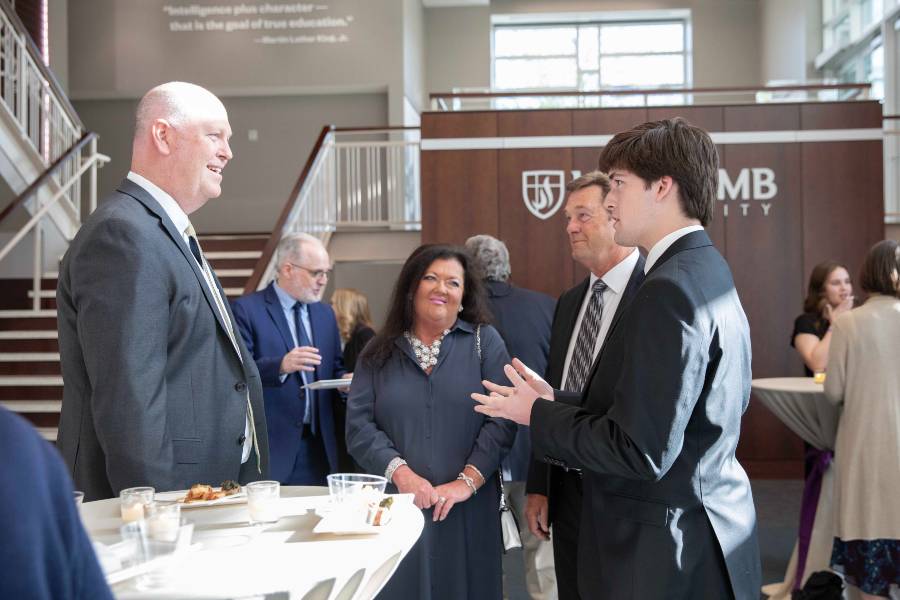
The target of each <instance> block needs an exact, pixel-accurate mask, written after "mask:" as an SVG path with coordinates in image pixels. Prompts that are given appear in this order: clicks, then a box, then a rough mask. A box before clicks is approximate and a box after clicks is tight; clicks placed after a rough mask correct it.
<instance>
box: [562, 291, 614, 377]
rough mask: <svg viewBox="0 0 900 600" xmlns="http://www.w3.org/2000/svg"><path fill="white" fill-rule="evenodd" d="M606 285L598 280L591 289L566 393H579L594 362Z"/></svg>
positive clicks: (573, 355) (576, 342) (576, 343)
mask: <svg viewBox="0 0 900 600" xmlns="http://www.w3.org/2000/svg"><path fill="white" fill-rule="evenodd" d="M604 290H606V284H605V283H603V280H602V279H598V280H597V281H596V282H595V283H594V285H593V287H592V288H591V299H590V300H589V301H588V307H587V310H586V311H584V317H583V318H582V320H581V329H579V330H578V339H577V340H576V341H575V350H574V352H572V360H571V362H570V363H569V372H568V374H567V375H566V383H565V387H564V389H565V390H566V391H568V392H577V393H579V394H580V393H581V391H582V390H583V389H584V384H585V383H586V381H585V380H586V379H587V375H588V371H589V370H590V368H591V364H593V362H594V346H596V344H597V333H598V332H599V331H600V320H601V317H602V316H603V291H604Z"/></svg>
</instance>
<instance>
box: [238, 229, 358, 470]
mask: <svg viewBox="0 0 900 600" xmlns="http://www.w3.org/2000/svg"><path fill="white" fill-rule="evenodd" d="M275 260H276V265H277V274H276V276H275V281H273V282H272V283H270V284H269V285H268V286H267V287H266V288H265V289H263V290H260V291H258V292H254V293H252V294H249V295H247V296H243V297H241V298H238V299H237V300H234V302H233V303H232V309H233V311H234V317H235V320H236V321H237V325H238V329H239V330H240V332H241V336H242V337H243V338H244V342H245V343H246V344H247V349H248V350H249V351H250V354H252V355H253V359H254V360H255V361H256V366H257V367H258V368H259V374H260V378H261V379H262V385H263V396H264V398H265V405H266V420H267V422H268V424H269V448H270V452H271V457H272V465H271V476H272V479H276V480H278V481H280V482H281V483H283V484H287V485H325V476H326V475H327V474H328V473H331V472H334V471H337V470H338V464H339V461H338V456H339V454H338V446H337V437H336V435H335V427H336V426H338V427H341V428H342V429H343V423H337V424H336V423H335V421H334V404H335V403H336V402H340V399H339V398H338V395H337V392H336V391H335V390H332V389H328V390H313V389H308V388H307V387H306V386H307V385H309V384H311V383H313V382H315V381H319V380H323V379H334V378H338V377H342V376H343V375H344V363H343V360H342V358H341V338H340V334H339V333H338V326H337V321H336V319H335V317H334V311H333V310H332V309H331V307H330V306H329V305H327V304H325V303H323V302H322V301H321V300H322V294H323V293H324V292H325V286H326V285H327V284H328V277H329V276H330V274H331V259H330V258H329V257H328V252H327V251H326V250H325V247H324V246H323V245H322V242H320V241H319V240H318V239H317V238H314V237H313V236H311V235H308V234H305V233H290V234H288V235H285V236H284V237H283V238H282V239H281V242H280V243H279V244H278V249H277V250H276V255H275Z"/></svg>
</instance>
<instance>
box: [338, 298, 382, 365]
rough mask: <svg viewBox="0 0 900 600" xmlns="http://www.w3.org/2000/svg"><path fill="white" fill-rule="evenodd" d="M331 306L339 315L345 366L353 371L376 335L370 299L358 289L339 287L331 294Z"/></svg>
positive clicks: (339, 329)
mask: <svg viewBox="0 0 900 600" xmlns="http://www.w3.org/2000/svg"><path fill="white" fill-rule="evenodd" d="M331 307H332V308H333V309H334V316H335V317H337V324H338V331H340V333H341V343H343V345H344V368H345V369H347V372H348V373H352V372H353V371H354V369H356V359H357V358H358V357H359V355H360V353H361V352H362V350H363V348H365V347H366V344H368V343H369V340H371V339H372V338H373V337H375V330H374V329H372V315H371V314H370V313H369V301H368V300H367V299H366V297H365V295H364V294H363V293H362V292H360V291H358V290H354V289H352V288H338V289H336V290H334V293H333V294H332V295H331Z"/></svg>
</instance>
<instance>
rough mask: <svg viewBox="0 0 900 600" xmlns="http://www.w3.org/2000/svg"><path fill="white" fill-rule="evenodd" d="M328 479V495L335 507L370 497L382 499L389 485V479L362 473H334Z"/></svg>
mask: <svg viewBox="0 0 900 600" xmlns="http://www.w3.org/2000/svg"><path fill="white" fill-rule="evenodd" d="M327 479H328V494H329V495H330V496H331V502H332V504H334V505H335V506H338V505H341V504H344V503H346V502H347V501H355V500H358V499H367V497H369V496H371V497H376V496H377V497H378V499H381V497H382V496H383V495H384V488H385V486H386V485H387V479H385V478H384V477H382V476H380V475H364V474H361V473H332V474H331V475H329V476H328V478H327Z"/></svg>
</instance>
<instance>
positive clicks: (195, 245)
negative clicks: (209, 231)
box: [188, 235, 203, 269]
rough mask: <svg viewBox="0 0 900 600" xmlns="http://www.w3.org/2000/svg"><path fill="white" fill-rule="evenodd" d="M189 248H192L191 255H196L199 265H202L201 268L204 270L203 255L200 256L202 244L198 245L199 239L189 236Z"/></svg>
mask: <svg viewBox="0 0 900 600" xmlns="http://www.w3.org/2000/svg"><path fill="white" fill-rule="evenodd" d="M188 246H190V247H191V254H193V255H194V258H196V259H197V264H198V265H200V268H201V269H202V268H203V255H202V254H200V244H198V243H197V238H195V237H194V236H192V235H191V236H188Z"/></svg>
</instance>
